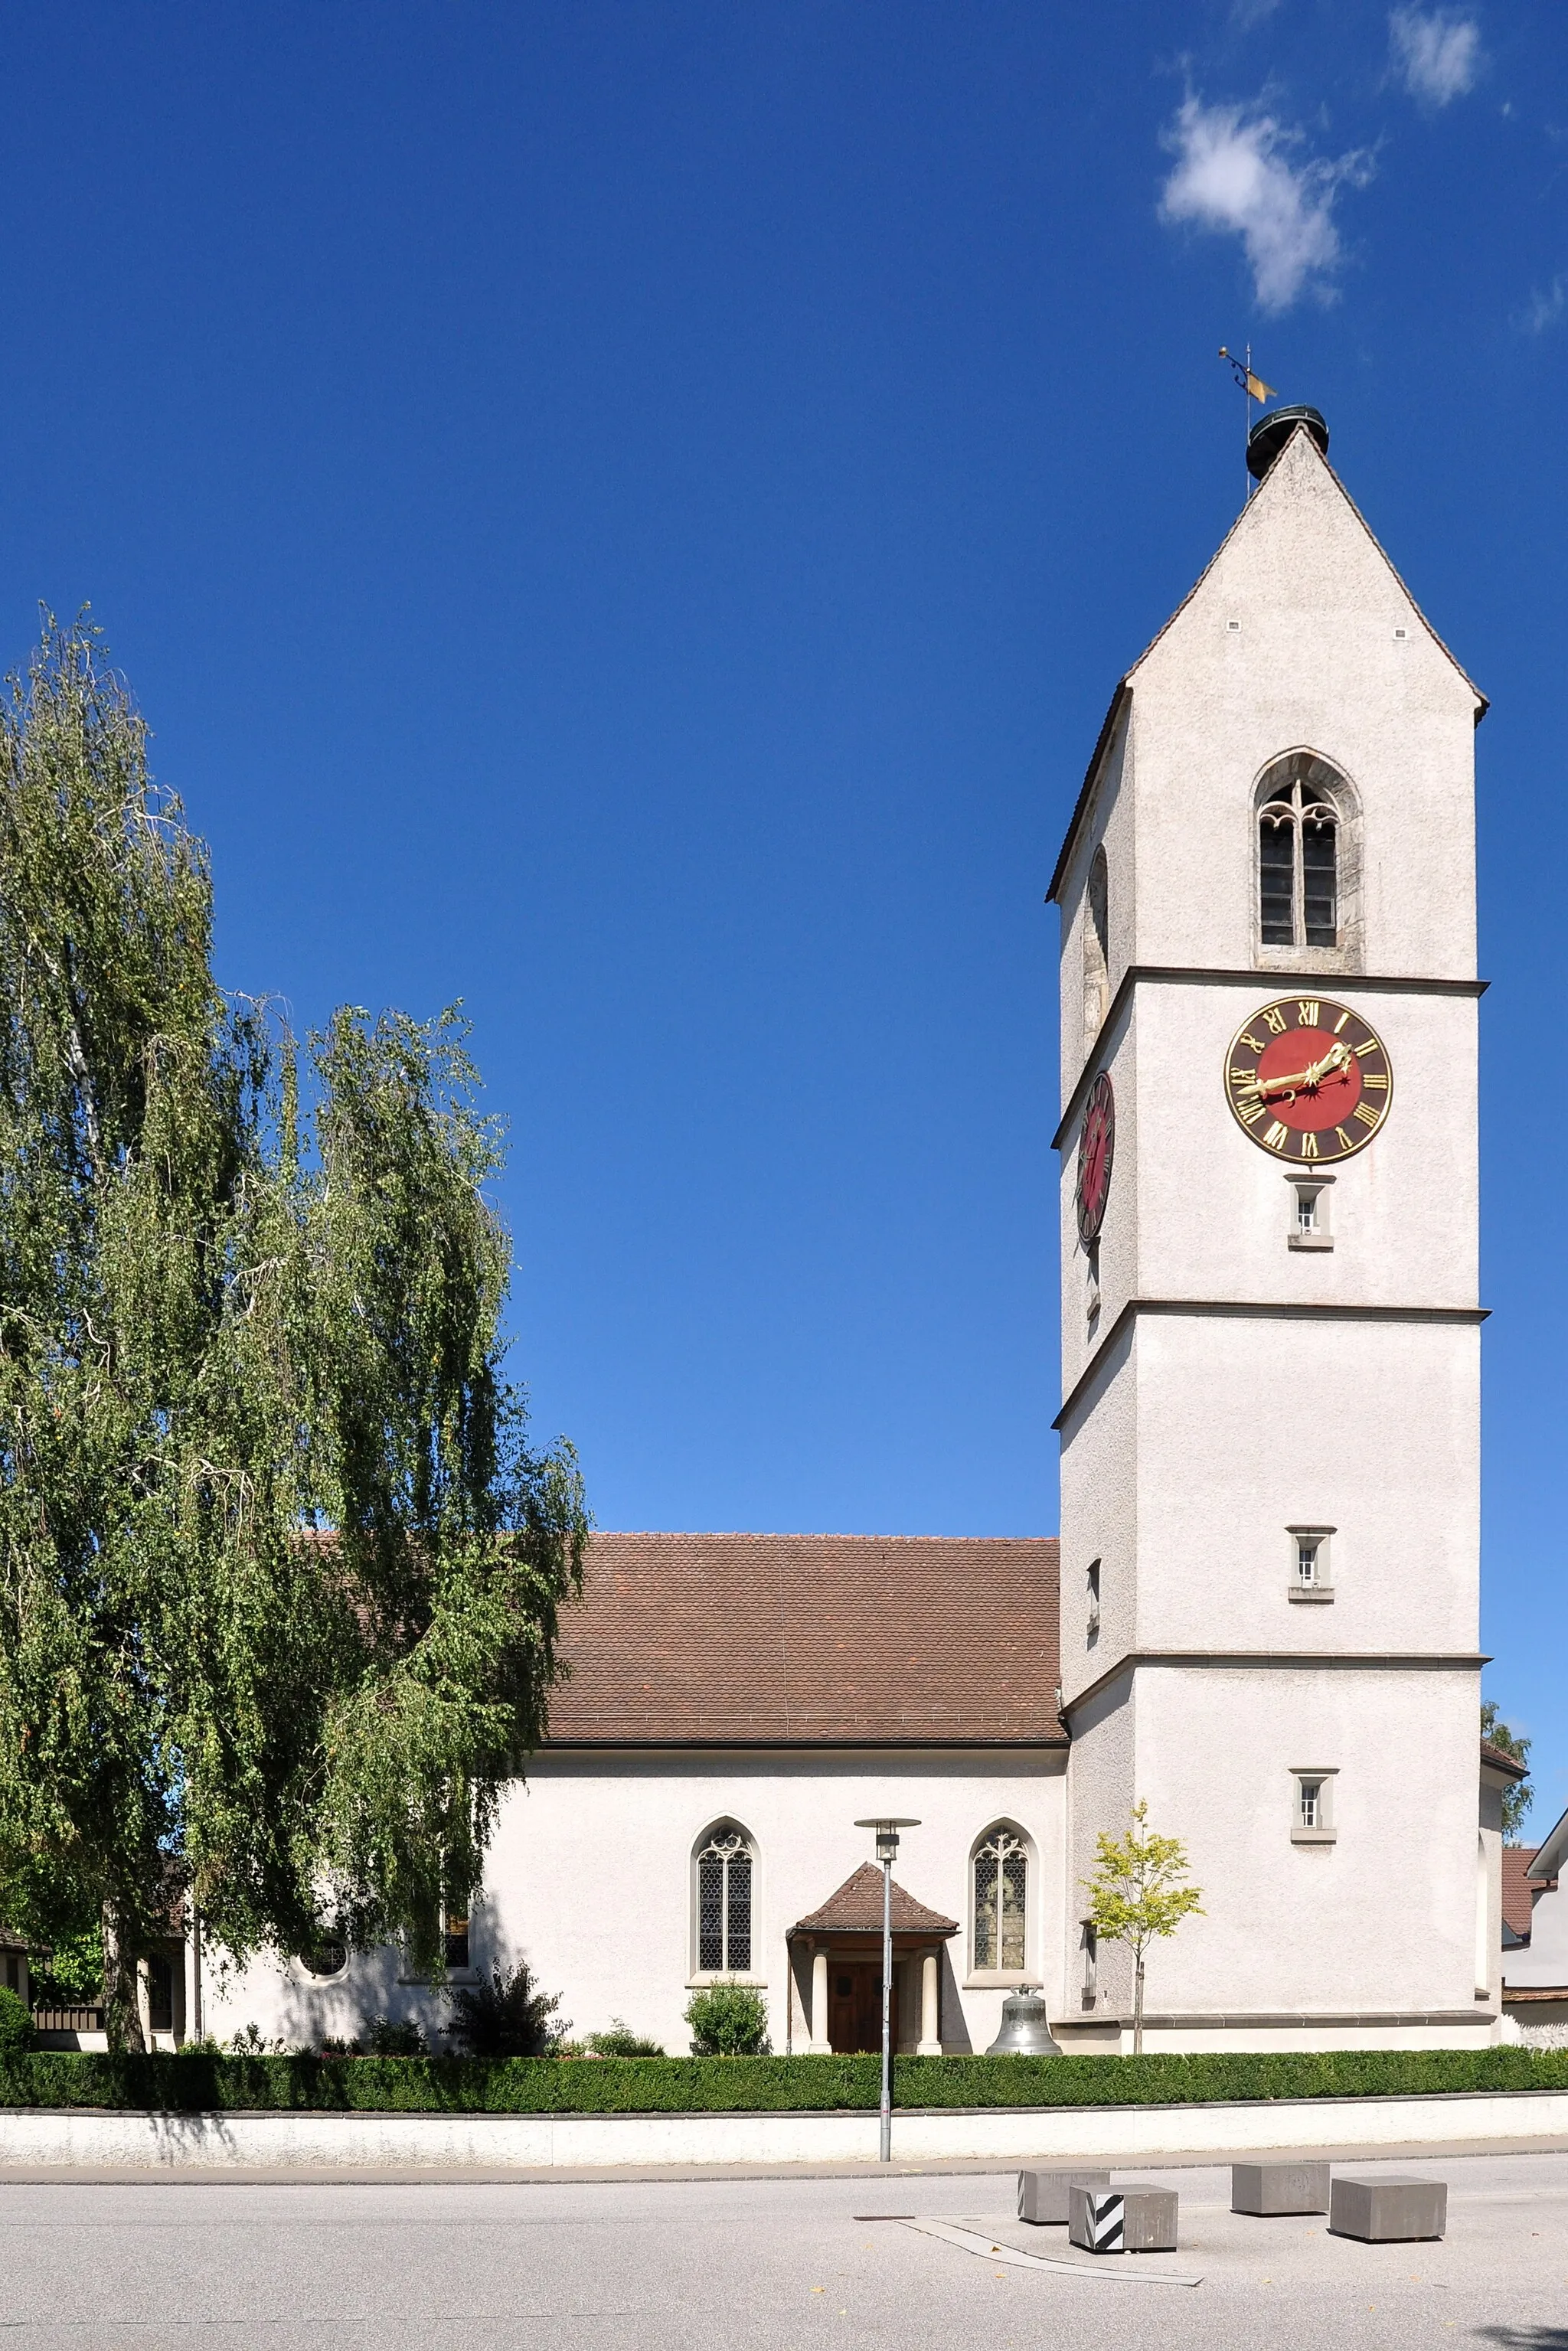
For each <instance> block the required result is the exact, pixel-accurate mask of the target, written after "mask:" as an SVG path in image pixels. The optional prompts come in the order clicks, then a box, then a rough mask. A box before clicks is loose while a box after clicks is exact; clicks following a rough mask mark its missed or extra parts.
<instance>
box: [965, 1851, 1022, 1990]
mask: <svg viewBox="0 0 1568 2351" xmlns="http://www.w3.org/2000/svg"><path fill="white" fill-rule="evenodd" d="M1028 1916H1029V1850H1028V1847H1027V1846H1026V1845H1025V1844H1024V1842H1023V1839H1022V1838H1021V1837H1020V1836H1019V1834H1018V1833H1017V1831H1016V1830H1014V1829H1009V1828H1008V1827H1006V1826H1005V1825H1001V1824H998V1826H997V1827H996V1828H994V1829H988V1831H987V1833H986V1834H985V1837H984V1838H983V1839H982V1841H981V1843H980V1844H978V1845H977V1847H976V1849H975V1967H976V1969H977V1970H990V1969H1010V1970H1021V1969H1022V1968H1023V1967H1024V1966H1025V1965H1026V1964H1027V1962H1026V1959H1025V1957H1024V1953H1025V1949H1026V1947H1027V1944H1028V1940H1029V1938H1028V1934H1027V1932H1026V1924H1025V1922H1026V1920H1027V1918H1028Z"/></svg>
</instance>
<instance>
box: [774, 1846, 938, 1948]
mask: <svg viewBox="0 0 1568 2351" xmlns="http://www.w3.org/2000/svg"><path fill="white" fill-rule="evenodd" d="M891 1907H892V1910H893V1931H894V1934H895V1935H907V1934H919V1935H956V1933H957V1931H958V1921H957V1920H956V1918H944V1917H943V1916H942V1914H941V1912H940V1911H939V1910H927V1908H926V1907H925V1903H924V1902H916V1901H915V1897H914V1896H913V1895H912V1894H906V1893H905V1892H904V1888H903V1886H900V1884H899V1882H898V1880H897V1878H896V1877H895V1878H894V1881H893V1902H892V1906H891ZM789 1932H790V1933H791V1934H792V1935H870V1934H877V1935H880V1934H881V1932H882V1872H881V1870H880V1869H879V1868H878V1867H877V1865H876V1864H875V1862H874V1861H862V1864H861V1865H860V1867H859V1868H858V1869H857V1870H856V1871H855V1874H854V1876H852V1877H846V1878H845V1880H844V1882H843V1884H842V1885H841V1886H840V1888H839V1890H838V1892H837V1893H836V1894H830V1895H829V1896H828V1898H827V1900H826V1901H825V1902H824V1903H823V1905H822V1907H821V1909H820V1910H813V1911H812V1913H811V1915H810V1917H809V1918H802V1919H800V1921H799V1923H798V1924H797V1925H795V1926H793V1927H791V1928H790V1929H789Z"/></svg>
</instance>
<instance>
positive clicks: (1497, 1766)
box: [1481, 1739, 1530, 1780]
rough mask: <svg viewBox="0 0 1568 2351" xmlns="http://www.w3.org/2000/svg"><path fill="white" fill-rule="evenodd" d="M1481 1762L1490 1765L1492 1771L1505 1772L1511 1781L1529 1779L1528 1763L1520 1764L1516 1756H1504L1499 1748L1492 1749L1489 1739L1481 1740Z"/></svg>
mask: <svg viewBox="0 0 1568 2351" xmlns="http://www.w3.org/2000/svg"><path fill="white" fill-rule="evenodd" d="M1481 1761H1482V1762H1483V1763H1490V1765H1491V1768H1492V1770H1493V1771H1506V1772H1507V1774H1508V1776H1509V1778H1510V1779H1511V1780H1528V1779H1529V1777H1530V1766H1529V1764H1528V1763H1521V1761H1520V1760H1519V1758H1518V1756H1517V1755H1508V1754H1505V1753H1504V1751H1503V1750H1502V1749H1501V1748H1500V1747H1494V1746H1493V1745H1492V1743H1491V1740H1490V1739H1483V1740H1481Z"/></svg>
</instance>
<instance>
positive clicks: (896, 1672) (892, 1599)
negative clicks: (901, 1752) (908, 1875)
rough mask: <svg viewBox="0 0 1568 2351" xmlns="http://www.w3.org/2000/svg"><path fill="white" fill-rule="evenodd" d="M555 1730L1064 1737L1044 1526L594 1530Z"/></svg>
mask: <svg viewBox="0 0 1568 2351" xmlns="http://www.w3.org/2000/svg"><path fill="white" fill-rule="evenodd" d="M561 1650H562V1654H563V1656H565V1658H566V1661H567V1663H568V1665H569V1666H570V1679H569V1680H568V1681H567V1682H566V1684H565V1685H564V1687H561V1688H559V1689H558V1690H557V1691H556V1693H555V1695H554V1697H553V1698H552V1700H551V1703H550V1723H549V1743H550V1744H551V1745H552V1746H579V1747H580V1746H599V1745H617V1746H643V1745H651V1746H664V1745H669V1746H690V1745H702V1744H708V1745H730V1744H735V1745H742V1746H744V1745H768V1746H775V1745H787V1746H796V1745H805V1746H821V1745H829V1744H855V1743H861V1742H864V1743H869V1744H873V1745H894V1746H925V1745H930V1744H945V1745H955V1746H971V1745H977V1746H987V1745H999V1744H1005V1745H1018V1744H1022V1743H1026V1742H1028V1743H1033V1742H1040V1743H1043V1744H1045V1745H1048V1746H1053V1747H1064V1746H1065V1745H1066V1744H1067V1734H1066V1732H1065V1730H1064V1729H1062V1726H1061V1720H1060V1719H1059V1717H1058V1714H1057V1702H1056V1687H1057V1684H1058V1682H1059V1681H1060V1679H1061V1668H1060V1665H1059V1662H1058V1645H1057V1546H1056V1542H1055V1541H1054V1539H1052V1538H1047V1537H1024V1538H990V1537H977V1536H976V1537H969V1536H955V1537H948V1536H907V1535H895V1536H883V1535H752V1534H602V1533H601V1534H595V1535H594V1536H593V1538H592V1540H591V1542H590V1545H589V1551H588V1562H587V1571H586V1578H585V1588H584V1593H583V1598H582V1600H581V1602H580V1604H578V1605H576V1606H574V1607H570V1608H568V1609H567V1610H566V1612H565V1614H564V1616H563V1619H562V1625H561Z"/></svg>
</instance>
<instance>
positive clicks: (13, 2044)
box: [0, 1984, 37, 2057]
mask: <svg viewBox="0 0 1568 2351" xmlns="http://www.w3.org/2000/svg"><path fill="white" fill-rule="evenodd" d="M36 2038H37V2035H36V2033H35V2032H34V2030H33V2018H32V2012H31V2011H30V2010H29V2009H28V2006H27V2003H26V2001H25V2000H24V1999H23V1998H22V1995H21V1993H20V1992H16V1991H12V1990H11V1987H10V1985H9V1984H0V2055H5V2056H6V2057H15V2056H17V2055H19V2054H20V2053H21V2052H22V2051H23V2050H25V2049H30V2048H31V2047H32V2045H33V2043H34V2041H35V2039H36Z"/></svg>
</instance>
